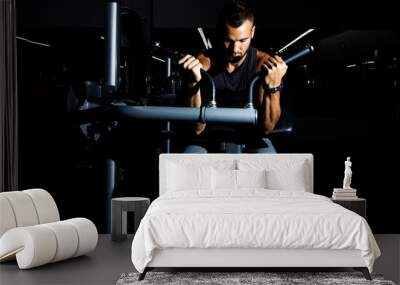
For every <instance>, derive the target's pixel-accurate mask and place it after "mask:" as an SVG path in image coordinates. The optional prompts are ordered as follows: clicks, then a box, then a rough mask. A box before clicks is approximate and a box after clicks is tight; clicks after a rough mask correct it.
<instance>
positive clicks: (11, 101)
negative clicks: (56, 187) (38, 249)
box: [0, 0, 18, 192]
mask: <svg viewBox="0 0 400 285" xmlns="http://www.w3.org/2000/svg"><path fill="white" fill-rule="evenodd" d="M9 190H18V100H17V43H16V11H15V0H0V192H2V191H9Z"/></svg>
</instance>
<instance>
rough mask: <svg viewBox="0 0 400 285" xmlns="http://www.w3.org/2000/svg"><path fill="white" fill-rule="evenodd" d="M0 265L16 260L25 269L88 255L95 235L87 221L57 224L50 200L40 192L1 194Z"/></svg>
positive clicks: (94, 229) (55, 212)
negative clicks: (0, 263)
mask: <svg viewBox="0 0 400 285" xmlns="http://www.w3.org/2000/svg"><path fill="white" fill-rule="evenodd" d="M0 217H1V219H0V262H3V261H9V260H13V259H16V260H17V263H18V266H19V268H20V269H28V268H33V267H37V266H40V265H44V264H47V263H52V262H57V261H61V260H64V259H68V258H71V257H77V256H80V255H84V254H87V253H89V252H91V251H93V250H94V249H95V248H96V245H97V241H98V233H97V229H96V226H95V225H94V224H93V223H92V222H91V221H90V220H88V219H85V218H74V219H69V220H64V221H60V215H59V212H58V209H57V205H56V203H55V201H54V199H53V197H52V196H51V195H50V194H49V193H48V192H47V191H46V190H43V189H30V190H25V191H12V192H2V193H0Z"/></svg>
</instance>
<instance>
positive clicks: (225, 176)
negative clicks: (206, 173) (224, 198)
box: [212, 168, 237, 191]
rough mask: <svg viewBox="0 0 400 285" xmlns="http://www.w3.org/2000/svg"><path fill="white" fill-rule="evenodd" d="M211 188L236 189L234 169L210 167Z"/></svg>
mask: <svg viewBox="0 0 400 285" xmlns="http://www.w3.org/2000/svg"><path fill="white" fill-rule="evenodd" d="M212 188H213V189H214V190H216V191H218V190H236V188H237V180H236V170H232V169H215V168H212Z"/></svg>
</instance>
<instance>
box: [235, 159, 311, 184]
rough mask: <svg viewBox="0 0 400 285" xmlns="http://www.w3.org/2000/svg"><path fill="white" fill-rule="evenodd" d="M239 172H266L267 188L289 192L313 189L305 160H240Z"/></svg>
mask: <svg viewBox="0 0 400 285" xmlns="http://www.w3.org/2000/svg"><path fill="white" fill-rule="evenodd" d="M238 169H239V170H266V180H267V188H268V189H275V190H288V191H306V189H311V186H310V183H311V181H309V179H308V178H309V177H310V175H309V172H310V169H309V166H308V163H307V160H304V159H299V160H295V159H283V158H279V157H276V159H269V160H262V159H239V160H238Z"/></svg>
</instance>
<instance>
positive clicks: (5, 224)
mask: <svg viewBox="0 0 400 285" xmlns="http://www.w3.org/2000/svg"><path fill="white" fill-rule="evenodd" d="M16 226H17V222H16V221H15V216H14V212H13V209H12V207H11V204H10V202H9V201H8V199H7V198H6V197H5V196H3V195H1V194H0V237H1V236H2V235H3V234H4V233H5V232H6V231H8V230H9V229H12V228H15V227H16Z"/></svg>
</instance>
